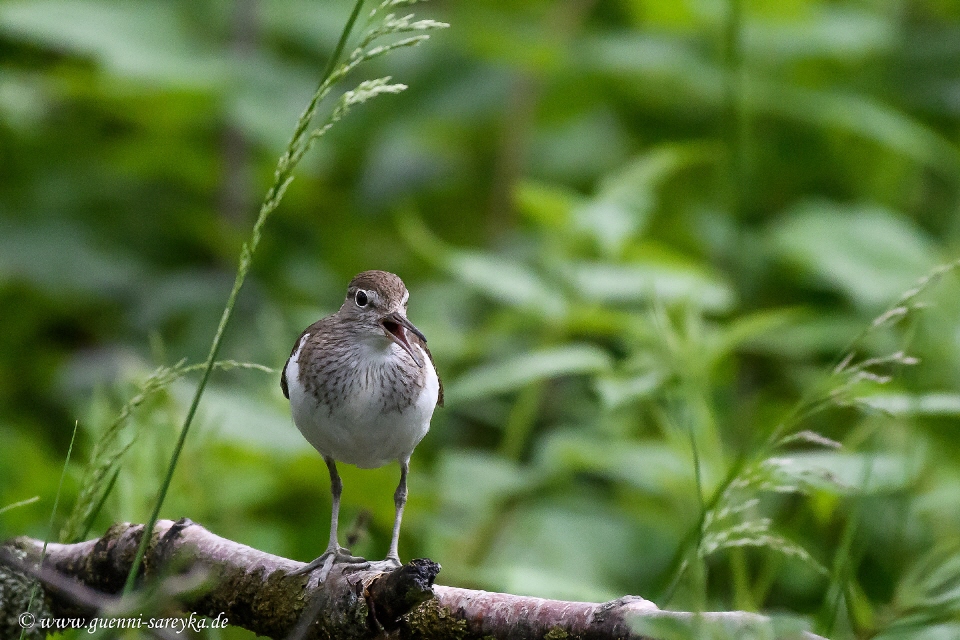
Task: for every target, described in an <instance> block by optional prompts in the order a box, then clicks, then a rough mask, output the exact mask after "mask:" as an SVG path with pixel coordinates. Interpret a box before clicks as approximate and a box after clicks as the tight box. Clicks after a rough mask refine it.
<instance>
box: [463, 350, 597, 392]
mask: <svg viewBox="0 0 960 640" xmlns="http://www.w3.org/2000/svg"><path fill="white" fill-rule="evenodd" d="M610 366H611V359H610V356H609V355H608V354H607V352H605V351H603V350H602V349H599V348H598V347H594V346H592V345H588V344H570V345H565V346H562V347H555V348H551V349H543V350H540V351H532V352H528V353H524V354H520V355H517V356H513V357H510V358H506V359H504V360H500V361H499V362H494V363H491V364H487V365H483V366H481V367H478V368H476V369H473V370H471V371H468V372H467V373H465V374H463V375H462V376H460V377H459V378H458V379H457V380H456V381H455V382H454V383H453V384H452V385H451V386H450V388H449V390H448V392H447V398H448V399H450V400H451V401H457V402H462V401H466V400H476V399H478V398H485V397H488V396H493V395H497V394H500V393H507V392H511V391H516V390H517V389H519V388H520V387H522V386H524V385H527V384H530V383H531V382H536V381H538V380H547V379H550V378H557V377H560V376H565V375H576V374H584V373H597V372H603V371H607V370H609V369H610Z"/></svg>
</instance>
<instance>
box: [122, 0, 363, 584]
mask: <svg viewBox="0 0 960 640" xmlns="http://www.w3.org/2000/svg"><path fill="white" fill-rule="evenodd" d="M362 6H363V0H357V3H356V4H355V5H354V8H353V12H352V13H351V14H350V18H349V19H348V20H347V24H346V25H345V26H344V28H343V33H342V34H341V35H340V41H339V42H338V43H337V47H336V49H335V50H334V53H333V56H331V58H330V62H329V63H327V68H326V70H325V71H324V75H323V78H322V79H321V81H320V85H319V88H318V89H317V92H316V93H315V94H314V98H313V100H311V102H310V105H309V106H308V107H307V109H306V110H305V111H304V112H303V114H302V115H301V116H300V120H299V121H298V122H297V128H296V130H295V131H294V134H293V136H292V137H291V139H290V142H289V144H288V145H287V149H286V151H285V152H284V154H283V155H281V156H280V160H279V161H278V162H277V169H276V171H275V172H274V182H273V185H271V187H270V188H269V189H268V190H267V195H266V196H265V197H264V200H263V204H262V205H261V206H260V213H259V215H258V216H257V221H256V222H255V223H254V225H253V232H252V234H251V237H250V242H249V243H246V244H244V245H243V248H242V249H241V251H240V265H239V267H238V268H237V276H236V278H235V279H234V282H233V289H232V290H231V291H230V296H229V297H228V298H227V304H226V306H225V307H224V309H223V315H221V316H220V324H219V325H218V326H217V332H216V334H215V335H214V338H213V343H212V344H211V345H210V353H209V355H208V356H207V361H206V364H205V365H204V367H203V374H202V376H201V378H200V383H199V384H198V385H197V390H196V392H195V393H194V395H193V401H192V402H191V403H190V409H189V410H188V411H187V416H186V418H185V419H184V421H183V426H182V427H181V428H180V436H179V437H178V438H177V443H176V444H175V445H174V448H173V455H172V456H171V458H170V463H169V464H168V465H167V471H166V474H165V476H164V478H163V483H162V484H161V485H160V491H159V492H158V494H157V500H156V502H155V503H154V506H153V511H152V513H151V514H150V518H149V519H148V520H147V523H146V524H145V525H144V528H143V535H142V537H141V538H140V544H139V545H138V547H137V554H136V556H134V559H133V564H132V565H131V566H130V573H129V574H127V581H126V583H125V584H124V586H123V595H128V594H130V593H131V592H132V591H133V586H134V584H135V582H136V578H137V574H138V573H139V571H140V567H141V565H142V564H143V557H144V555H145V554H146V551H147V546H148V545H149V544H150V539H151V538H152V537H153V529H154V527H155V526H156V524H157V520H158V519H159V517H160V509H161V508H162V507H163V502H164V500H165V499H166V497H167V491H168V490H169V488H170V483H171V482H172V480H173V472H174V470H175V469H176V467H177V462H178V461H179V459H180V454H181V452H182V451H183V445H184V442H185V441H186V439H187V432H188V431H189V430H190V425H191V424H192V423H193V418H194V416H195V415H196V413H197V408H198V407H199V406H200V398H201V397H202V396H203V392H204V390H205V389H206V386H207V382H208V381H209V379H210V373H211V372H212V371H213V366H214V363H215V362H216V359H217V354H218V353H219V352H220V346H221V345H222V343H223V335H224V332H225V330H226V328H227V323H228V322H229V321H230V318H231V316H232V315H233V308H234V306H235V305H236V302H237V296H238V295H239V293H240V288H241V287H242V286H243V282H244V280H246V277H247V272H248V271H249V270H250V263H251V261H252V258H253V254H254V253H255V252H256V249H257V245H258V244H259V243H260V236H261V232H262V229H263V225H264V224H265V223H266V221H267V218H268V217H269V216H270V214H271V213H272V212H273V211H274V210H275V209H276V208H277V206H278V205H279V204H280V200H281V199H282V198H283V194H284V192H285V191H286V189H287V186H289V184H290V181H291V180H292V179H293V176H292V173H293V169H294V167H295V166H296V164H297V161H298V160H299V159H300V158H301V157H302V156H303V153H304V152H305V151H306V149H307V148H308V147H309V144H310V141H311V140H312V138H309V137H308V138H307V140H306V141H304V140H303V136H304V135H305V133H306V131H307V128H308V127H309V125H310V121H311V120H312V119H313V115H314V113H315V112H316V108H317V103H318V102H319V101H320V99H321V97H322V95H323V92H324V91H323V90H324V88H325V87H326V86H327V83H328V81H329V80H330V78H331V77H332V75H333V73H334V71H335V70H336V68H337V64H338V63H339V61H340V56H341V55H342V53H343V48H344V46H345V44H346V41H347V39H348V38H349V37H350V33H351V31H352V30H353V25H354V24H355V23H356V20H357V16H358V15H359V14H360V8H361V7H362Z"/></svg>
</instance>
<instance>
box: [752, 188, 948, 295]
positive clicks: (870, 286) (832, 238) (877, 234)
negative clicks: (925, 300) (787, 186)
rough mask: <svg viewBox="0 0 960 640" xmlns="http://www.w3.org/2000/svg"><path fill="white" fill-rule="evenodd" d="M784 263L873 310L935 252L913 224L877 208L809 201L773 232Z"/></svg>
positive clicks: (929, 264) (930, 263)
mask: <svg viewBox="0 0 960 640" xmlns="http://www.w3.org/2000/svg"><path fill="white" fill-rule="evenodd" d="M771 237H772V239H773V243H774V246H775V247H776V249H777V250H778V251H779V252H780V254H781V255H782V256H783V258H784V259H785V260H787V261H789V262H790V263H792V264H795V265H797V266H798V267H799V268H800V269H801V270H803V271H804V272H806V273H808V274H810V275H811V276H814V277H815V278H817V279H818V280H820V281H822V282H824V283H825V284H827V285H829V286H831V287H833V288H835V289H837V290H839V291H840V292H842V293H844V294H846V296H847V297H848V298H850V300H851V301H853V302H854V303H855V304H857V305H859V306H860V307H862V308H864V309H866V310H869V311H874V310H876V309H877V308H878V307H881V306H884V305H887V304H889V303H891V302H893V301H894V300H896V299H897V297H898V296H899V295H900V294H901V293H902V292H903V291H905V290H907V289H909V288H910V287H911V286H913V285H914V284H915V283H916V281H917V280H918V279H919V278H920V277H921V276H923V275H925V274H926V273H927V272H928V271H930V270H931V269H932V268H933V267H934V266H935V265H936V264H937V262H938V258H937V253H938V252H937V248H936V246H935V245H934V244H933V243H932V242H931V241H930V239H929V238H927V237H926V236H925V235H924V234H923V233H922V232H921V231H920V230H919V229H918V228H917V227H916V226H914V225H913V223H912V222H911V221H910V220H908V219H907V218H904V217H902V216H900V215H897V214H895V213H893V212H891V211H887V210H885V209H880V208H876V207H867V206H860V207H849V206H841V205H835V204H831V203H827V202H808V203H805V204H802V205H800V206H798V207H796V208H794V209H793V210H791V211H790V212H788V213H787V214H786V216H785V217H784V218H783V219H782V220H780V221H779V222H778V223H777V224H776V225H774V226H773V227H772V229H771Z"/></svg>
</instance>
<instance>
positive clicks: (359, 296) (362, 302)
mask: <svg viewBox="0 0 960 640" xmlns="http://www.w3.org/2000/svg"><path fill="white" fill-rule="evenodd" d="M353 301H354V302H356V303H357V306H358V307H361V308H363V307H365V306H367V304H368V303H369V301H370V298H369V296H367V292H366V291H364V290H363V289H360V290H359V291H357V293H356V295H355V296H354V297H353Z"/></svg>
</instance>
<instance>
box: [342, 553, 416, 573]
mask: <svg viewBox="0 0 960 640" xmlns="http://www.w3.org/2000/svg"><path fill="white" fill-rule="evenodd" d="M402 566H403V563H401V562H400V558H397V557H396V556H387V557H386V558H384V559H383V560H377V561H375V562H366V563H364V564H363V565H362V566H361V565H352V566H349V567H344V569H343V571H344V573H346V572H348V571H361V570H364V571H378V572H380V573H386V572H388V571H393V570H394V569H399V568H400V567H402Z"/></svg>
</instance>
